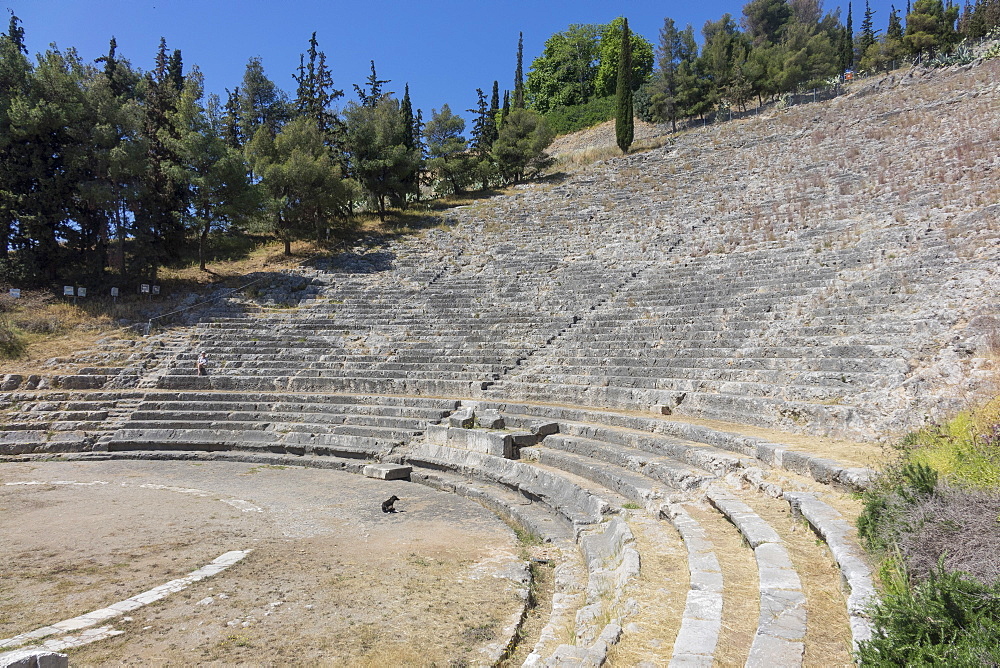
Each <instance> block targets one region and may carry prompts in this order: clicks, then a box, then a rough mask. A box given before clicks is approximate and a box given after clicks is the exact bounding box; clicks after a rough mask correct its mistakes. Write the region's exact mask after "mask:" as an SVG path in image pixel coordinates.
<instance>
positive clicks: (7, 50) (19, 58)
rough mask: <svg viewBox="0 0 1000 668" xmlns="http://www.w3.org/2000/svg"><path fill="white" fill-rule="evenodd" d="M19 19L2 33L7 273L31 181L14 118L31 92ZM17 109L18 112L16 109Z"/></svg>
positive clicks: (1, 249) (0, 139)
mask: <svg viewBox="0 0 1000 668" xmlns="http://www.w3.org/2000/svg"><path fill="white" fill-rule="evenodd" d="M20 22H21V21H20V19H18V18H17V17H16V16H14V14H13V13H11V15H10V26H9V28H8V30H7V32H6V33H3V34H0V261H2V262H3V263H4V266H3V267H2V269H3V271H4V273H7V274H9V273H10V267H9V266H8V265H7V262H8V260H9V259H10V257H9V252H10V250H11V245H12V243H13V242H14V236H15V235H16V232H17V230H16V226H17V223H18V219H19V212H20V211H21V207H22V201H23V197H24V196H25V194H26V193H28V185H29V184H28V181H27V178H28V174H27V171H26V169H25V168H26V161H27V159H28V156H27V155H26V151H25V150H24V149H25V146H24V145H22V144H20V143H19V142H17V141H16V139H15V134H16V132H17V129H16V127H15V126H14V125H13V123H14V120H13V119H12V118H11V113H12V111H14V110H13V109H12V106H13V105H14V104H15V101H17V103H18V104H23V103H24V101H26V100H27V99H28V98H29V95H30V93H29V87H30V80H31V70H32V67H31V63H30V61H29V60H28V58H27V52H28V50H27V48H26V47H25V45H24V29H23V28H21V26H20ZM14 113H15V115H17V112H16V111H15V112H14Z"/></svg>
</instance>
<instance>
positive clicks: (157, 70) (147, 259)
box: [133, 38, 187, 278]
mask: <svg viewBox="0 0 1000 668" xmlns="http://www.w3.org/2000/svg"><path fill="white" fill-rule="evenodd" d="M155 63H156V65H155V67H154V69H153V71H151V72H148V73H147V74H146V76H145V78H144V79H143V81H142V86H141V87H140V101H141V105H142V110H143V117H144V118H143V126H142V137H143V140H144V145H145V147H146V169H145V174H144V175H143V178H142V181H141V187H140V189H139V193H138V198H137V201H138V210H137V211H136V217H135V218H136V220H135V224H134V226H133V238H134V246H135V254H134V263H135V271H137V272H138V273H139V274H140V275H144V276H147V277H150V278H155V277H156V274H157V271H158V270H159V267H160V266H161V265H163V264H166V263H168V262H170V261H172V260H175V259H176V258H177V257H179V254H180V250H181V248H183V245H184V231H185V230H184V223H183V212H184V211H185V210H186V209H187V202H186V201H185V194H186V191H185V188H184V185H183V183H182V182H181V181H179V180H178V178H177V175H178V170H177V169H176V167H177V165H178V163H179V157H178V156H177V154H176V153H175V152H174V150H173V148H174V145H173V143H172V141H171V139H172V138H173V137H175V136H176V134H177V131H176V128H175V127H174V124H173V120H174V112H175V109H176V104H177V100H178V98H179V93H178V91H177V89H176V87H175V80H174V78H173V76H172V74H171V70H170V57H169V56H168V55H167V46H166V40H164V39H162V38H161V39H160V47H159V50H158V51H157V54H156V61H155Z"/></svg>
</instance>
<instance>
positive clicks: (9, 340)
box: [0, 316, 26, 359]
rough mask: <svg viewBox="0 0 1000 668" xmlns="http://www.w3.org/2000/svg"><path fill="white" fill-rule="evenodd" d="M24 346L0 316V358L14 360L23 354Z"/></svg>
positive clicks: (17, 334) (8, 322)
mask: <svg viewBox="0 0 1000 668" xmlns="http://www.w3.org/2000/svg"><path fill="white" fill-rule="evenodd" d="M25 348H26V344H25V342H24V338H23V337H22V336H21V334H20V333H19V332H18V331H17V330H16V329H15V328H14V326H13V325H11V322H10V320H9V319H8V318H7V317H6V316H0V357H3V358H6V359H15V358H17V357H20V356H21V355H23V354H24V351H25Z"/></svg>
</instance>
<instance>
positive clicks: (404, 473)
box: [362, 464, 413, 480]
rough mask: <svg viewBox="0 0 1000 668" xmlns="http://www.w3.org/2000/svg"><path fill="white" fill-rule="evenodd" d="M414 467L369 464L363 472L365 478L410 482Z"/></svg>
mask: <svg viewBox="0 0 1000 668" xmlns="http://www.w3.org/2000/svg"><path fill="white" fill-rule="evenodd" d="M412 470H413V467H412V466H401V465H399V464H368V465H367V466H365V468H364V469H363V470H362V471H363V473H364V474H365V477H368V478H375V479H377V480H409V479H410V472H411V471H412Z"/></svg>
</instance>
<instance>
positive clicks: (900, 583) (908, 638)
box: [858, 562, 1000, 666]
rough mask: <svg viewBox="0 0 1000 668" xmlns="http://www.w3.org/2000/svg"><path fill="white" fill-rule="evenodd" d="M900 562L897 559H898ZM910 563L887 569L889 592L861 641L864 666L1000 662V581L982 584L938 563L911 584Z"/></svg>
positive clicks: (984, 664)
mask: <svg viewBox="0 0 1000 668" xmlns="http://www.w3.org/2000/svg"><path fill="white" fill-rule="evenodd" d="M897 564H898V562H897ZM910 580H911V578H910V577H908V575H907V573H906V569H905V567H901V566H898V565H897V566H895V567H894V572H887V569H883V582H884V583H885V584H886V587H885V589H886V591H885V593H884V597H883V599H882V602H881V603H879V604H877V605H876V606H875V607H874V608H873V610H872V611H871V615H872V621H873V622H874V624H875V627H876V630H875V632H874V633H873V635H872V638H871V640H868V641H864V642H862V643H860V645H859V648H858V658H859V659H860V660H861V664H862V665H863V666H932V665H933V666H989V665H992V666H996V665H998V664H1000V583H993V584H992V585H989V586H987V585H983V584H981V583H979V582H977V581H975V580H972V579H970V578H967V577H965V576H964V575H963V574H962V573H959V572H950V571H948V570H946V568H945V567H944V565H943V564H938V565H937V566H936V567H935V568H934V569H933V570H932V571H931V572H930V573H929V575H928V577H927V578H926V579H924V580H921V581H919V582H917V583H916V584H915V585H914V586H912V587H911V586H910Z"/></svg>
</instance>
